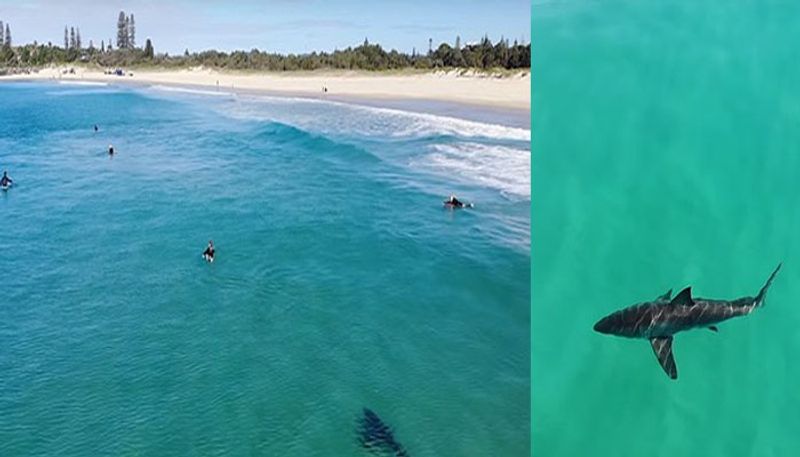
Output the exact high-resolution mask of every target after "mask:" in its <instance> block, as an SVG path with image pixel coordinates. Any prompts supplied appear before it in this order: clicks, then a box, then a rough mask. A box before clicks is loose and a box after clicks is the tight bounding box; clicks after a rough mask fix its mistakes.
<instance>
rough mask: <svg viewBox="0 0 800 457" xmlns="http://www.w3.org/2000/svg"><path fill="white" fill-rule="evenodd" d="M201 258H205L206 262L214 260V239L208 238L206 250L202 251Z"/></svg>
mask: <svg viewBox="0 0 800 457" xmlns="http://www.w3.org/2000/svg"><path fill="white" fill-rule="evenodd" d="M203 258H204V259H206V262H213V261H214V241H213V240H208V246H206V250H205V251H203Z"/></svg>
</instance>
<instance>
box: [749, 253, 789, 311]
mask: <svg viewBox="0 0 800 457" xmlns="http://www.w3.org/2000/svg"><path fill="white" fill-rule="evenodd" d="M781 265H783V263H779V264H778V266H777V267H776V268H775V271H773V272H772V274H771V275H769V279H767V282H766V284H764V287H762V288H761V290H760V291H759V292H758V295H757V296H756V299H755V307H756V308H760V307H762V306H764V303H765V300H766V298H767V290H769V286H771V285H772V280H773V279H775V275H777V274H778V271H780V269H781Z"/></svg>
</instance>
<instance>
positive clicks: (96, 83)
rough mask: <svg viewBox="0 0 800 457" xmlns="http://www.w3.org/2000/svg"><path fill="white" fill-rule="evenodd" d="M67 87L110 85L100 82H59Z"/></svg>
mask: <svg viewBox="0 0 800 457" xmlns="http://www.w3.org/2000/svg"><path fill="white" fill-rule="evenodd" d="M58 83H59V84H63V85H65V86H107V85H108V83H104V82H99V81H58Z"/></svg>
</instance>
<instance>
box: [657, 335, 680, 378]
mask: <svg viewBox="0 0 800 457" xmlns="http://www.w3.org/2000/svg"><path fill="white" fill-rule="evenodd" d="M650 345H652V346H653V352H654V353H655V354H656V358H657V359H658V363H660V364H661V368H663V369H664V372H665V373H667V375H668V376H669V377H670V378H671V379H678V367H677V366H675V358H673V357H672V337H671V336H663V337H657V338H650Z"/></svg>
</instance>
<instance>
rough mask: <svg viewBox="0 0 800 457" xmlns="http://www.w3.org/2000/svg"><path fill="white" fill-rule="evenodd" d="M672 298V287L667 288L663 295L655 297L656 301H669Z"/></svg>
mask: <svg viewBox="0 0 800 457" xmlns="http://www.w3.org/2000/svg"><path fill="white" fill-rule="evenodd" d="M670 298H672V289H670V290H668V291H667V292H666V293H665V294H664V295H660V296H659V297H658V298H656V301H669V299H670Z"/></svg>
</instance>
